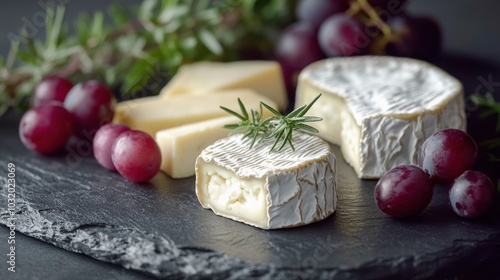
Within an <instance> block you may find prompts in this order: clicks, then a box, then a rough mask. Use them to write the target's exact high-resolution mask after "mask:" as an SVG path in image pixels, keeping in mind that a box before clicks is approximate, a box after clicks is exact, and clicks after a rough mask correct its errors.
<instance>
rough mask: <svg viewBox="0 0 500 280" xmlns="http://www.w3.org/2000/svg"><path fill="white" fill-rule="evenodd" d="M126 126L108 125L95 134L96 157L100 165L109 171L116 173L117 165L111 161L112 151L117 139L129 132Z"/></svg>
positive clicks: (94, 147)
mask: <svg viewBox="0 0 500 280" xmlns="http://www.w3.org/2000/svg"><path fill="white" fill-rule="evenodd" d="M129 130H130V128H128V127H127V126H125V125H121V124H111V123H109V124H106V125H103V126H101V128H99V130H98V131H97V133H96V134H95V137H94V141H93V149H94V156H95V159H96V160H97V162H99V164H100V165H101V166H102V167H104V168H106V169H109V170H112V171H115V170H116V168H115V165H114V164H113V161H112V160H111V151H112V147H113V143H114V142H115V140H116V138H117V137H118V136H120V134H122V133H123V132H125V131H129Z"/></svg>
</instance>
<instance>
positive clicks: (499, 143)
mask: <svg viewBox="0 0 500 280" xmlns="http://www.w3.org/2000/svg"><path fill="white" fill-rule="evenodd" d="M471 100H472V102H474V103H475V104H476V105H477V106H479V107H482V108H483V109H484V111H483V112H482V113H481V114H480V115H479V117H480V118H486V117H490V116H493V115H495V114H496V115H497V125H496V131H497V132H499V133H500V102H496V101H495V99H494V97H493V95H492V94H491V93H488V94H486V95H485V96H484V97H481V96H479V95H478V94H474V95H472V96H471ZM480 146H484V147H486V148H488V149H494V148H498V147H500V137H498V138H493V139H489V140H487V141H484V142H483V143H480ZM490 158H491V159H492V160H494V161H500V157H495V156H494V155H492V154H490Z"/></svg>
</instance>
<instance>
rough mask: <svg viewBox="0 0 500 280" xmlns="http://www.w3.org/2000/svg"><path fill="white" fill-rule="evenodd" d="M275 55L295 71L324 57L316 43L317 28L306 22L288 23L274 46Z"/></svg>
mask: <svg viewBox="0 0 500 280" xmlns="http://www.w3.org/2000/svg"><path fill="white" fill-rule="evenodd" d="M276 56H277V59H278V60H279V61H282V62H284V63H286V64H287V65H288V66H290V67H292V68H293V69H294V70H296V71H300V70H302V69H303V68H304V67H306V66H307V65H308V64H310V63H312V62H314V61H317V60H320V59H322V58H324V55H323V53H322V52H321V49H320V48H319V45H318V37H317V30H316V29H315V28H314V27H313V26H312V25H311V24H309V23H307V22H296V23H294V24H292V25H290V26H289V27H288V28H287V29H286V30H285V31H284V33H283V35H282V36H281V38H280V40H279V42H278V44H277V46H276Z"/></svg>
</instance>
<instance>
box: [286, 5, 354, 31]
mask: <svg viewBox="0 0 500 280" xmlns="http://www.w3.org/2000/svg"><path fill="white" fill-rule="evenodd" d="M347 9H349V1H348V0H300V1H299V3H298V4H297V11H296V14H297V17H298V18H299V20H302V21H307V22H309V23H310V24H312V25H313V26H316V27H317V26H320V25H321V23H322V22H323V21H324V20H325V19H327V18H328V17H329V16H331V15H334V14H338V13H342V12H344V11H346V10H347Z"/></svg>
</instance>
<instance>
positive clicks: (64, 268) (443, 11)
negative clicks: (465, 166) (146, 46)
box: [0, 0, 500, 279]
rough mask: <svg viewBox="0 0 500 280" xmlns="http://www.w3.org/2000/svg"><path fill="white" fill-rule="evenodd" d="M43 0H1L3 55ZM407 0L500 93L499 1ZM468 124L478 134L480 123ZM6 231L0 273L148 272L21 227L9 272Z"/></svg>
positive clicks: (70, 4) (449, 61)
mask: <svg viewBox="0 0 500 280" xmlns="http://www.w3.org/2000/svg"><path fill="white" fill-rule="evenodd" d="M53 1H54V0H53ZM39 2H42V3H45V2H47V0H36V1H27V0H1V2H0V55H1V56H4V57H5V56H6V55H7V52H8V49H9V47H10V42H9V40H8V34H9V33H18V32H19V29H20V28H21V27H22V26H23V25H24V24H25V21H26V20H28V21H30V22H33V21H34V19H33V17H34V15H35V14H36V13H37V12H39V11H43V9H42V8H41V6H40V5H39V4H38V3H39ZM59 2H60V3H62V2H67V4H66V6H67V10H66V20H67V21H68V22H71V20H72V19H73V18H75V16H76V15H77V14H78V13H80V12H82V11H87V12H89V13H92V12H94V11H96V10H100V9H104V8H105V7H107V6H108V5H109V4H110V3H114V2H118V1H108V0H86V1H77V0H59ZM119 2H120V3H122V4H123V5H126V6H133V5H137V4H139V3H140V2H141V1H139V0H126V1H119ZM409 2H410V3H409V7H408V10H409V12H411V13H414V14H426V15H432V16H434V17H435V18H436V19H437V20H438V21H439V23H440V24H441V27H442V31H443V33H444V42H443V43H444V44H443V50H444V51H443V56H442V58H441V59H440V61H438V62H437V63H438V65H440V66H442V67H444V68H445V70H447V71H449V72H450V73H451V74H453V75H455V76H457V77H458V78H459V79H460V80H461V81H462V82H463V83H464V86H465V89H466V92H472V91H474V90H475V89H476V88H478V86H480V85H481V84H483V86H484V87H483V90H484V88H486V86H485V85H484V81H488V80H489V81H490V83H489V84H490V86H491V87H490V88H489V91H491V92H493V93H494V94H495V95H498V91H499V89H500V1H498V0H479V1H470V0H441V1H436V0H412V1H409ZM37 28H38V27H37ZM44 33H45V31H44V27H43V26H40V27H39V28H38V31H37V32H36V36H35V37H37V38H43V36H44ZM469 111H470V112H469V113H474V110H473V108H471V109H470V110H469ZM0 125H1V124H0ZM469 129H470V130H472V131H473V132H474V133H476V134H477V133H479V132H478V131H480V130H481V129H482V128H478V127H475V128H469ZM483 129H484V128H483ZM0 137H1V136H0ZM0 156H1V155H0ZM7 236H8V230H7V228H5V227H0V254H1V255H0V279H147V278H148V277H146V276H143V275H142V274H139V273H135V272H130V271H127V270H126V269H124V268H121V267H119V266H115V265H111V264H107V263H102V262H99V261H96V260H94V259H92V258H90V257H87V256H83V255H78V254H74V253H70V252H67V251H65V250H62V249H59V248H56V247H54V246H51V245H48V244H45V243H43V242H41V241H38V240H35V239H33V238H30V237H27V236H24V235H22V234H20V233H17V235H16V240H17V242H16V244H17V246H16V248H17V254H18V256H17V263H16V270H17V272H16V273H15V274H14V273H10V272H8V271H7V270H6V269H7V264H6V262H5V261H6V257H5V254H6V253H5V252H6V246H7V242H6V240H7Z"/></svg>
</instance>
